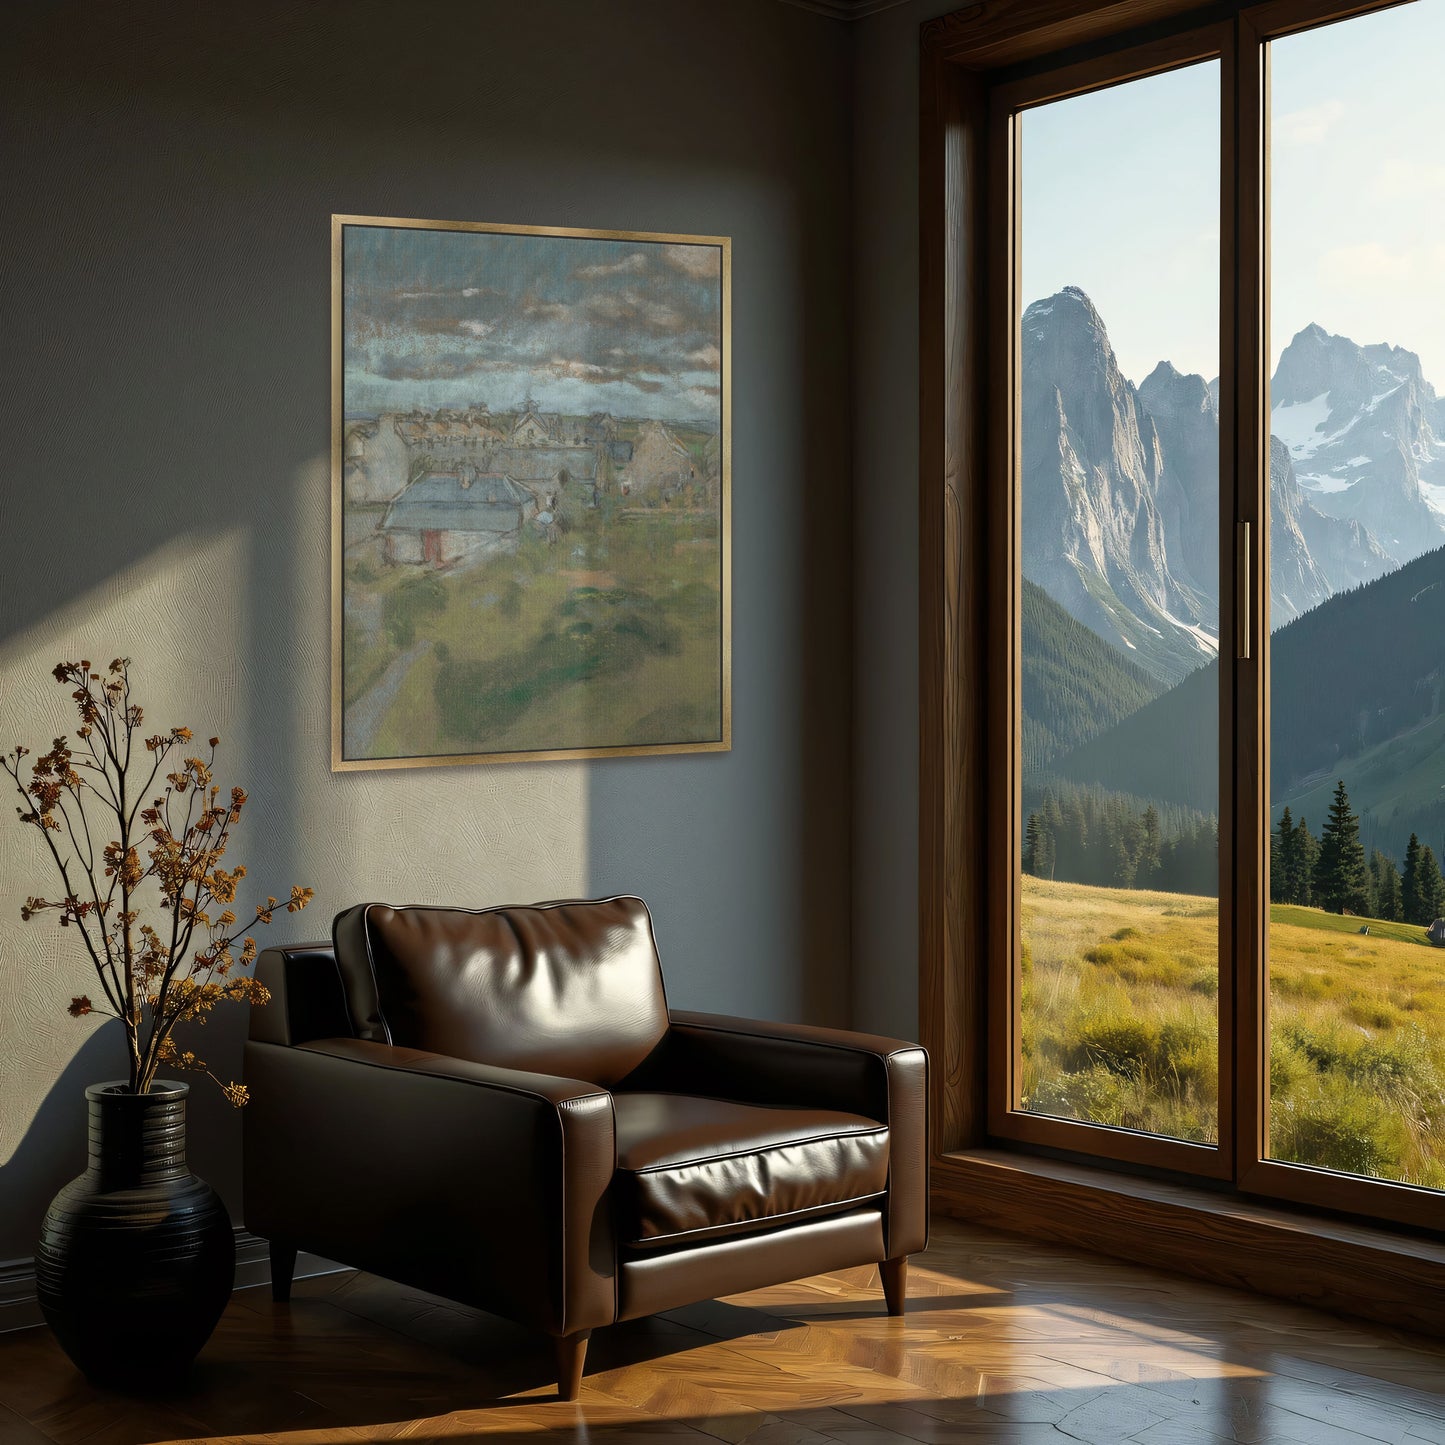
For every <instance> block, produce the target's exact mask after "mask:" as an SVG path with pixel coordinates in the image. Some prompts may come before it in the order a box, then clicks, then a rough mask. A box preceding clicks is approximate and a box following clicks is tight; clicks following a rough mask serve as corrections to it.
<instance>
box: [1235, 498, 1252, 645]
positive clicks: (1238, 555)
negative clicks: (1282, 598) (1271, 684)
mask: <svg viewBox="0 0 1445 1445" xmlns="http://www.w3.org/2000/svg"><path fill="white" fill-rule="evenodd" d="M1249 595H1250V577H1249V523H1248V522H1236V523H1235V524H1234V655H1235V657H1237V658H1238V659H1239V660H1240V661H1241V662H1247V661H1248V660H1249V634H1250V626H1249V621H1250V619H1249Z"/></svg>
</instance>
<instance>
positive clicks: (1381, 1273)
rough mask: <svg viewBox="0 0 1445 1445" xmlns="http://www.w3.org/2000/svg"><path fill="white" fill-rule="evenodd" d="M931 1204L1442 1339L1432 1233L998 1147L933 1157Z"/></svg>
mask: <svg viewBox="0 0 1445 1445" xmlns="http://www.w3.org/2000/svg"><path fill="white" fill-rule="evenodd" d="M932 1201H933V1207H934V1208H935V1209H937V1210H938V1211H939V1212H940V1213H942V1214H947V1215H951V1216H953V1217H955V1218H959V1219H970V1220H973V1221H975V1222H976V1223H979V1224H986V1225H990V1226H992V1227H993V1228H996V1229H1003V1230H1007V1231H1009V1232H1010V1233H1013V1234H1024V1235H1029V1236H1033V1237H1035V1238H1040V1239H1049V1240H1055V1241H1058V1242H1060V1243H1064V1244H1071V1245H1076V1246H1078V1247H1079V1248H1081V1249H1087V1250H1091V1251H1093V1252H1094V1253H1096V1254H1107V1255H1110V1256H1112V1257H1114V1258H1116V1259H1124V1260H1129V1261H1131V1262H1133V1263H1136V1264H1147V1265H1152V1266H1154V1267H1156V1268H1159V1269H1167V1270H1173V1271H1175V1272H1176V1273H1179V1274H1187V1275H1193V1276H1194V1277H1196V1278H1198V1279H1206V1280H1210V1281H1212V1282H1213V1283H1215V1284H1223V1285H1230V1286H1233V1287H1235V1288H1238V1289H1247V1290H1252V1291H1254V1292H1255V1293H1257V1294H1267V1295H1275V1296H1277V1297H1279V1298H1281V1299H1288V1300H1293V1301H1296V1302H1297V1303H1300V1304H1305V1305H1310V1306H1313V1307H1314V1308H1316V1309H1322V1310H1329V1311H1331V1312H1332V1313H1336V1314H1346V1315H1356V1316H1360V1317H1362V1318H1364V1319H1369V1320H1373V1321H1376V1322H1378V1323H1381V1324H1386V1325H1391V1326H1394V1327H1396V1328H1400V1329H1412V1330H1419V1331H1421V1332H1422V1333H1425V1334H1430V1335H1436V1336H1445V1243H1442V1242H1440V1241H1439V1240H1437V1239H1433V1238H1426V1237H1423V1236H1421V1235H1416V1234H1407V1233H1396V1232H1394V1231H1392V1230H1388V1229H1384V1228H1380V1227H1376V1226H1373V1225H1370V1224H1361V1223H1356V1222H1354V1221H1350V1220H1342V1219H1337V1218H1333V1217H1327V1216H1320V1215H1315V1214H1308V1213H1305V1212H1303V1211H1294V1210H1287V1209H1281V1208H1277V1207H1275V1206H1272V1205H1268V1204H1262V1203H1258V1202H1256V1201H1255V1200H1253V1199H1248V1198H1245V1197H1243V1196H1241V1195H1238V1194H1228V1193H1216V1192H1213V1191H1209V1190H1205V1189H1194V1188H1190V1187H1189V1186H1187V1185H1181V1184H1173V1183H1165V1182H1162V1181H1159V1180H1152V1179H1141V1178H1138V1177H1137V1176H1135V1175H1132V1174H1129V1175H1125V1174H1116V1173H1111V1172H1110V1171H1108V1170H1106V1169H1095V1168H1090V1167H1088V1166H1086V1165H1080V1164H1071V1163H1065V1162H1062V1161H1059V1160H1054V1159H1040V1158H1036V1157H1033V1156H1030V1155H1023V1154H1014V1153H1007V1152H1005V1151H1003V1150H998V1149H977V1150H969V1151H967V1152H963V1153H958V1154H946V1155H942V1156H936V1157H935V1158H934V1160H933V1185H932ZM1442 1214H1445V1207H1442Z"/></svg>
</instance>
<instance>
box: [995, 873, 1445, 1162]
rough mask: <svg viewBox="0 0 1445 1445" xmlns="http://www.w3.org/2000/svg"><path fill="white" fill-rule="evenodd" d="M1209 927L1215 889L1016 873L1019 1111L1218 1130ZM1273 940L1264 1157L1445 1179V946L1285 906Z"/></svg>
mask: <svg viewBox="0 0 1445 1445" xmlns="http://www.w3.org/2000/svg"><path fill="white" fill-rule="evenodd" d="M1362 925H1368V927H1369V929H1370V932H1369V934H1368V935H1362V934H1361V933H1360V932H1359V929H1360V927H1361V926H1362ZM1218 927H1219V925H1218V907H1217V904H1216V903H1215V901H1214V900H1213V899H1211V898H1199V897H1191V896H1188V895H1182V894H1177V893H1148V892H1134V891H1129V890H1124V889H1113V888H1090V887H1086V886H1084V885H1082V884H1072V883H1051V882H1046V881H1045V880H1042V879H1038V878H1031V877H1025V878H1024V880H1023V941H1024V954H1023V1000H1022V1016H1023V1040H1022V1050H1023V1094H1024V1102H1025V1107H1026V1108H1029V1109H1031V1110H1033V1111H1035V1112H1039V1113H1047V1114H1054V1115H1059V1116H1062V1117H1065V1118H1077V1119H1085V1120H1089V1121H1091V1122H1094V1123H1100V1124H1109V1125H1114V1126H1116V1127H1119V1128H1127V1129H1140V1130H1145V1131H1148V1132H1150V1133H1159V1134H1167V1135H1170V1136H1172V1137H1175V1138H1180V1139H1190V1140H1194V1141H1196V1142H1201V1143H1203V1142H1213V1141H1214V1140H1215V1139H1216V1138H1217V1135H1218V1122H1219V1109H1218V1093H1219V1078H1218V1009H1217V998H1218V992H1219V973H1218V963H1217V957H1218ZM1269 943H1270V1089H1271V1114H1270V1144H1271V1149H1270V1152H1271V1154H1272V1156H1273V1157H1275V1158H1279V1159H1289V1160H1293V1161H1295V1162H1297V1163H1302V1164H1312V1165H1316V1166H1318V1167H1320V1168H1326V1169H1337V1170H1344V1171H1346V1172H1349V1173H1354V1174H1366V1175H1373V1176H1376V1177H1379V1178H1385V1179H1394V1180H1400V1181H1402V1182H1407V1183H1413V1184H1422V1185H1427V1186H1429V1187H1432V1188H1437V1189H1445V950H1440V949H1432V948H1431V947H1430V946H1429V944H1428V943H1427V942H1426V939H1425V932H1424V930H1423V929H1421V928H1413V927H1411V926H1409V925H1406V924H1395V923H1385V922H1380V921H1378V920H1374V919H1360V918H1342V917H1339V916H1337V915H1333V914H1328V913H1322V912H1320V911H1318V910H1316V909H1311V908H1294V907H1283V906H1275V907H1274V908H1272V909H1271V919H1270V933H1269Z"/></svg>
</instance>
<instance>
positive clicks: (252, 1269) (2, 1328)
mask: <svg viewBox="0 0 1445 1445" xmlns="http://www.w3.org/2000/svg"><path fill="white" fill-rule="evenodd" d="M347 1268H349V1266H347V1265H344V1264H337V1263H336V1262H335V1261H334V1260H330V1259H322V1257H321V1256H320V1255H319V1254H306V1253H304V1252H302V1253H300V1254H298V1255H297V1256H296V1278H297V1279H306V1278H308V1277H309V1276H311V1275H317V1274H339V1273H340V1272H341V1271H342V1270H344V1269H347ZM270 1283H271V1254H270V1248H269V1246H268V1245H267V1243H266V1241H265V1240H264V1239H262V1238H261V1237H260V1236H259V1235H255V1234H251V1233H248V1232H247V1231H246V1230H244V1229H238V1230H237V1231H236V1284H235V1288H236V1289H255V1288H256V1287H257V1286H259V1285H263V1284H270ZM44 1323H45V1321H44V1320H43V1319H42V1318H41V1317H40V1301H39V1300H38V1299H37V1298H36V1296H35V1261H34V1260H33V1259H11V1260H4V1261H0V1335H3V1334H8V1333H9V1332H10V1331H11V1330H29V1329H34V1327H35V1326H36V1325H40V1324H44Z"/></svg>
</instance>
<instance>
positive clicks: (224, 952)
mask: <svg viewBox="0 0 1445 1445" xmlns="http://www.w3.org/2000/svg"><path fill="white" fill-rule="evenodd" d="M129 669H130V659H129V658H126V657H118V658H116V659H115V660H114V661H113V662H112V663H111V664H110V666H109V667H108V668H107V669H106V670H105V671H104V673H101V672H98V671H94V670H92V668H91V664H90V663H89V662H62V663H59V664H58V665H57V666H56V667H55V669H54V675H55V679H56V681H57V682H59V683H61V684H63V685H65V686H68V687H70V688H71V689H72V691H71V694H70V695H71V697H72V698H73V699H74V701H75V705H76V710H77V712H78V713H79V715H80V726H79V727H78V728H77V729H76V732H75V742H76V743H77V744H78V745H79V746H72V744H71V742H70V741H69V740H67V739H65V738H56V739H55V741H54V743H53V745H52V747H51V749H50V751H49V752H47V753H43V754H41V755H40V756H39V757H36V758H35V759H34V761H33V762H31V763H30V765H29V773H30V777H29V779H28V781H27V780H26V779H25V778H23V777H22V776H21V773H22V769H23V767H24V764H23V762H22V760H23V759H25V758H26V757H29V756H30V749H29V748H25V747H17V748H16V749H15V750H14V751H13V752H11V753H7V754H5V755H4V757H3V759H0V766H3V767H4V769H5V771H6V772H7V773H9V775H10V777H11V778H12V779H13V780H14V783H15V786H16V788H17V789H18V790H19V792H20V796H21V798H22V799H23V800H24V802H23V806H21V807H18V808H16V810H15V811H16V812H17V813H18V814H19V816H20V821H21V822H22V823H26V824H28V825H30V826H31V827H34V828H36V829H38V830H39V831H40V834H41V836H42V837H43V838H44V839H45V844H46V847H47V848H48V849H49V850H50V856H51V858H52V860H53V861H54V863H55V866H56V868H57V869H58V870H59V873H60V880H61V884H62V886H63V888H64V895H63V896H62V897H60V898H56V899H50V898H27V899H26V900H25V902H24V904H23V905H22V906H21V909H20V916H21V918H22V919H25V920H27V921H28V920H30V919H33V918H35V917H37V916H38V915H40V914H42V913H46V912H53V913H55V914H56V915H58V922H59V924H60V927H62V928H74V929H76V930H77V932H78V933H79V935H80V938H81V940H82V942H83V943H84V945H85V948H86V951H87V953H88V954H89V955H90V961H91V962H92V963H93V964H94V965H95V972H96V977H97V978H98V979H99V981H100V986H101V989H102V990H103V992H104V994H105V1001H104V1003H92V1002H91V1000H90V998H89V996H88V995H86V994H81V995H79V996H78V997H76V998H73V999H71V1001H70V1009H69V1012H70V1014H71V1016H72V1017H74V1018H82V1017H84V1016H85V1015H86V1014H89V1013H101V1014H110V1015H112V1016H113V1017H115V1018H118V1019H120V1021H121V1023H122V1024H124V1026H125V1032H126V1040H127V1044H128V1046H129V1053H130V1086H131V1088H132V1090H134V1091H135V1092H136V1093H139V1094H144V1093H147V1092H149V1090H150V1087H151V1083H152V1081H153V1080H154V1078H155V1075H156V1070H157V1068H158V1067H159V1066H160V1065H161V1064H168V1065H170V1066H171V1067H173V1068H180V1069H197V1070H201V1071H203V1072H205V1073H207V1074H210V1077H211V1078H213V1079H215V1075H214V1074H211V1073H210V1070H209V1069H207V1068H206V1065H205V1063H204V1062H203V1061H202V1060H201V1059H198V1058H197V1057H196V1055H195V1054H194V1053H192V1052H191V1051H190V1050H189V1049H182V1048H181V1047H180V1046H179V1045H178V1044H177V1043H176V1041H175V1038H174V1036H173V1031H174V1029H175V1028H176V1026H177V1025H178V1024H182V1023H198V1024H203V1023H205V1021H206V1015H207V1014H208V1013H209V1012H210V1011H211V1010H212V1009H213V1008H215V1006H216V1005H217V1004H218V1003H222V1002H224V1001H226V1000H228V999H232V1000H237V1001H239V1000H242V999H244V1000H246V1001H247V1002H249V1003H251V1004H252V1005H257V1004H264V1003H265V1002H266V1001H267V999H268V998H269V997H270V995H269V994H268V993H267V990H266V988H265V987H264V985H262V984H260V983H257V981H256V980H255V978H254V977H252V976H251V975H249V974H247V973H246V972H245V971H244V970H245V969H246V967H247V965H248V964H252V963H254V962H255V960H256V952H257V949H256V940H255V939H254V938H253V937H251V936H250V935H249V934H247V932H246V929H248V928H250V927H252V926H254V925H255V924H257V923H270V922H271V920H272V917H273V916H274V915H275V913H276V912H277V910H278V909H281V908H284V909H285V910H286V912H287V913H296V912H299V911H300V910H301V909H303V908H305V907H306V905H307V904H308V903H309V902H310V901H311V898H312V890H311V889H309V888H292V890H291V896H290V898H289V899H287V900H286V902H285V903H281V902H278V901H277V900H276V899H275V898H267V899H266V901H265V902H264V903H258V904H256V906H255V913H254V914H253V916H252V917H250V918H249V919H247V921H246V923H245V924H244V925H243V926H240V927H238V926H237V915H236V914H235V913H234V912H233V911H232V910H231V908H230V906H229V905H230V904H232V903H234V902H235V900H236V893H237V888H238V885H239V883H240V881H241V880H242V879H243V878H244V877H245V876H246V870H245V868H244V867H242V866H241V865H239V864H238V865H237V866H236V867H234V868H231V869H229V870H228V869H226V868H223V867H222V866H221V861H220V860H221V858H222V857H223V856H224V854H225V852H226V845H227V842H228V841H229V838H230V830H231V828H232V826H233V825H234V824H236V823H238V822H239V821H240V818H241V810H242V808H243V807H244V806H245V803H246V794H245V792H244V790H242V789H241V788H232V789H230V791H229V793H228V794H227V795H226V796H225V797H222V792H221V788H220V786H219V785H218V784H216V783H215V782H214V781H213V777H212V774H213V768H214V764H215V757H216V749H217V747H218V746H219V745H220V739H219V738H212V739H211V740H210V742H209V744H208V745H207V753H206V756H205V757H187V756H185V745H186V744H187V743H189V742H190V741H191V738H192V736H193V734H192V733H191V730H190V728H184V727H175V728H171V729H170V731H169V732H162V733H153V734H151V735H149V736H145V735H143V734H142V732H141V728H142V724H143V722H144V714H143V712H142V710H141V708H140V707H139V706H137V705H136V704H134V703H133V702H132V701H131V695H130V674H129ZM137 743H139V744H141V746H142V747H143V748H144V751H143V752H142V751H141V750H140V749H139V748H137V747H136V744H137ZM198 751H199V749H198ZM132 763H134V765H135V766H134V769H132ZM141 776H144V782H142V783H141V784H140V786H139V787H137V786H136V780H137V778H138V777H141ZM158 779H159V780H161V781H162V782H163V784H164V786H162V787H161V788H160V789H159V791H158V792H157V793H155V794H154V796H152V790H153V789H154V788H155V787H156V783H157V780H158ZM147 799H149V801H147ZM107 835H114V836H109V837H108V836H107ZM147 906H148V907H149V908H150V909H151V910H152V912H151V917H152V919H153V920H154V921H153V922H143V921H142V911H143V909H145V908H146V907H147ZM193 945H194V948H193ZM216 1082H217V1084H219V1085H220V1087H221V1090H222V1092H223V1093H224V1094H225V1096H226V1098H227V1099H228V1100H230V1102H231V1103H232V1104H234V1105H235V1106H236V1107H237V1108H240V1107H241V1105H243V1104H244V1103H245V1102H246V1098H247V1094H246V1089H245V1086H244V1085H242V1084H237V1083H234V1082H233V1083H229V1084H222V1083H221V1081H220V1080H219V1079H216Z"/></svg>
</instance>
